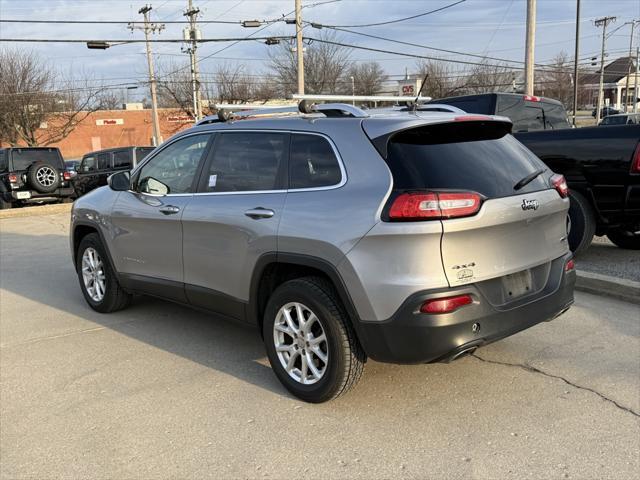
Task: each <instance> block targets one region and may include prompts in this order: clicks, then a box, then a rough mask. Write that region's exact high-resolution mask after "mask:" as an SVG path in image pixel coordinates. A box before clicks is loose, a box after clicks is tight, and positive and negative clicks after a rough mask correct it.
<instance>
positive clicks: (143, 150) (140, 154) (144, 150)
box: [136, 147, 156, 161]
mask: <svg viewBox="0 0 640 480" xmlns="http://www.w3.org/2000/svg"><path fill="white" fill-rule="evenodd" d="M155 148H156V147H138V149H137V150H138V151H137V152H136V159H137V160H138V161H140V160H142V159H143V158H144V157H146V156H147V155H149V154H150V153H151V152H153V151H154V150H155Z"/></svg>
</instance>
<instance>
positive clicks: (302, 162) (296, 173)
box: [289, 134, 342, 189]
mask: <svg viewBox="0 0 640 480" xmlns="http://www.w3.org/2000/svg"><path fill="white" fill-rule="evenodd" d="M341 180H342V173H341V172H340V165H339V164H338V159H337V158H336V155H335V153H334V152H333V148H331V145H330V144H329V141H328V140H327V139H326V138H324V137H321V136H318V135H301V134H294V135H293V137H292V139H291V156H290V160H289V188H292V189H294V188H319V187H329V186H331V185H337V184H339V183H340V181H341Z"/></svg>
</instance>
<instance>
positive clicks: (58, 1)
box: [0, 0, 640, 93]
mask: <svg viewBox="0 0 640 480" xmlns="http://www.w3.org/2000/svg"><path fill="white" fill-rule="evenodd" d="M321 1H322V0H303V5H306V6H307V7H306V8H305V9H304V10H303V19H304V20H308V21H314V22H320V23H325V24H333V25H352V24H362V23H373V22H381V21H386V20H393V19H396V18H401V17H406V16H410V15H416V14H419V13H423V12H426V11H429V10H433V9H437V8H439V7H443V6H445V5H448V4H451V3H454V2H455V0H341V1H337V2H334V3H329V4H325V5H317V6H313V4H315V3H319V2H321ZM150 3H151V5H152V6H153V7H154V9H153V11H152V19H153V20H154V21H158V22H161V21H168V20H183V19H184V17H183V16H182V14H183V11H184V9H185V7H186V4H187V0H153V1H151V2H150ZM143 4H144V1H143V0H141V1H139V2H132V1H131V0H109V1H106V0H104V1H100V0H0V17H1V18H2V19H32V20H35V19H43V20H47V19H48V20H140V17H141V16H140V15H138V13H137V11H138V9H139V8H140V7H141V6H142V5H143ZM194 5H195V6H198V7H199V8H200V10H201V12H202V14H201V17H200V19H201V20H247V19H274V18H278V17H281V16H282V15H283V14H289V13H290V12H291V11H292V10H293V8H294V1H293V0H194ZM575 8H576V0H538V13H537V17H538V18H537V33H536V62H539V63H547V62H550V61H551V59H552V58H553V57H554V55H556V54H557V53H558V52H560V51H563V50H564V51H565V52H567V53H568V54H569V55H570V56H571V57H572V56H573V49H574V33H575ZM602 16H616V17H617V21H616V23H615V24H613V25H611V26H610V27H609V28H610V30H614V29H616V28H618V27H620V26H622V25H623V24H624V23H625V22H629V21H631V20H632V19H634V18H636V19H640V0H582V22H581V48H580V57H589V56H591V55H598V54H599V51H600V38H601V37H600V35H601V29H599V28H597V27H595V26H594V25H593V20H594V19H595V18H598V17H602ZM525 20H526V0H466V1H465V2H464V3H461V4H459V5H456V6H454V7H452V8H448V9H446V10H443V11H441V12H438V13H434V14H431V15H428V16H424V17H421V18H416V19H414V20H409V21H406V22H402V23H396V24H391V25H384V26H377V27H369V28H354V29H353V30H358V31H360V32H363V33H367V34H372V35H378V36H384V37H388V38H391V39H395V40H402V41H405V42H411V43H417V44H420V45H424V46H430V47H436V48H445V49H450V50H456V51H460V52H465V53H473V54H480V55H488V56H493V57H499V58H504V59H509V60H517V61H523V60H524V44H525ZM182 27H183V26H181V25H167V28H166V29H165V30H164V31H163V32H162V34H161V35H160V38H181V29H182ZM201 30H202V36H203V37H204V38H220V37H240V36H247V35H249V34H251V33H253V32H254V31H255V29H246V28H242V27H240V26H238V25H219V24H218V25H211V24H209V25H202V26H201ZM638 31H640V28H637V29H636V32H638ZM294 33H295V27H294V26H293V25H285V24H283V23H276V24H273V25H271V26H269V27H268V28H267V29H265V30H264V31H263V32H260V33H258V34H257V35H259V36H262V35H269V34H272V35H293V34H294ZM318 33H319V31H318V30H316V29H312V28H310V27H308V28H306V29H305V34H306V35H309V36H317V35H318ZM340 36H341V40H342V41H344V42H345V43H349V44H352V45H358V46H366V47H373V48H378V49H388V50H394V51H397V52H404V53H413V54H418V55H429V56H439V57H442V58H448V59H457V60H469V61H477V59H474V58H472V57H464V56H459V55H450V54H443V53H439V52H436V51H432V50H427V49H424V48H419V47H409V46H406V45H405V46H403V45H398V44H394V43H390V42H385V41H381V40H373V39H368V38H365V37H362V36H357V35H353V34H348V33H340ZM0 37H2V38H58V39H61V38H79V39H99V40H103V39H104V40H108V39H126V38H142V32H135V33H133V34H132V33H131V32H130V31H129V30H127V28H126V25H63V24H58V25H43V24H7V23H0ZM629 37H630V27H629V25H627V26H623V27H622V28H620V30H618V31H616V32H615V33H613V35H612V36H611V37H609V39H608V41H607V51H608V52H609V54H610V56H609V58H610V59H614V58H616V57H618V56H621V55H624V54H625V51H628V48H629ZM639 43H640V39H639V37H638V35H636V39H635V42H634V45H638V44H639ZM5 45H7V44H5ZM11 45H12V46H14V47H15V48H19V49H33V50H35V51H37V52H39V53H41V54H42V55H43V56H44V57H47V58H48V59H50V60H51V61H52V62H55V63H56V64H58V65H60V66H61V67H62V68H63V69H65V70H66V71H68V72H80V71H85V72H88V73H89V74H90V75H91V76H92V77H94V78H97V79H103V80H104V82H105V83H110V84H119V83H124V82H136V81H138V80H144V79H145V75H146V62H145V58H144V45H143V44H135V45H124V46H117V47H112V48H110V49H108V50H105V51H102V50H88V49H87V48H86V46H85V45H83V44H24V43H22V44H18V43H14V44H11ZM226 45H228V44H226V43H215V44H213V43H209V44H202V45H201V46H200V49H199V56H200V57H201V58H202V57H205V56H207V55H210V54H212V53H213V52H216V51H217V50H219V49H220V48H222V47H224V46H226ZM153 48H154V51H155V54H156V55H157V58H158V61H159V62H161V63H168V62H173V63H177V64H181V63H182V62H185V61H186V56H185V55H184V54H182V53H181V52H180V44H154V46H153ZM269 48H274V47H268V46H266V45H264V44H263V43H258V42H243V43H239V44H237V45H234V46H232V47H230V48H228V49H226V50H225V51H224V52H221V53H219V54H217V55H214V56H212V57H211V58H209V59H205V60H203V61H202V63H201V70H202V71H203V73H204V74H207V73H212V72H214V71H215V68H216V66H217V65H219V64H221V63H225V62H226V63H237V62H241V63H244V64H246V65H247V67H248V69H249V70H250V71H251V72H252V73H254V74H257V73H262V72H266V71H267V66H266V64H265V59H268V52H269V50H268V49H269ZM351 58H352V59H354V60H356V61H363V60H377V61H379V62H380V63H381V64H382V65H383V67H384V68H385V70H386V71H387V73H388V74H389V75H402V74H403V73H404V72H405V68H407V69H408V70H409V71H410V72H411V71H412V70H413V68H414V66H415V63H416V60H415V59H411V58H403V57H399V56H394V55H391V54H382V53H376V52H367V51H359V50H354V51H353V52H352V56H351ZM457 68H460V69H465V68H469V67H465V66H464V65H460V66H458V67H457ZM392 78H396V77H392ZM138 91H139V92H140V91H141V90H140V89H139V90H138ZM141 93H144V92H141Z"/></svg>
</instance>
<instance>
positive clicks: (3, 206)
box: [0, 197, 12, 210]
mask: <svg viewBox="0 0 640 480" xmlns="http://www.w3.org/2000/svg"><path fill="white" fill-rule="evenodd" d="M11 206H12V205H11V202H7V201H6V200H4V199H3V198H2V197H0V210H9V209H10V208H11Z"/></svg>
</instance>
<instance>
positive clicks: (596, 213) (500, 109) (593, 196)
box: [433, 93, 640, 253]
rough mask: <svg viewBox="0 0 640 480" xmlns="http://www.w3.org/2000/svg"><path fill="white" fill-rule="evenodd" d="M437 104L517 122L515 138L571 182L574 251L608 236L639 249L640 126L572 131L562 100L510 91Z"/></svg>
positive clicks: (614, 241)
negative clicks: (516, 93) (503, 117)
mask: <svg viewBox="0 0 640 480" xmlns="http://www.w3.org/2000/svg"><path fill="white" fill-rule="evenodd" d="M433 103H438V104H449V105H452V106H455V107H458V108H461V109H462V110H465V111H466V112H469V113H480V114H487V115H502V116H506V117H509V118H511V119H512V121H513V124H514V125H513V132H514V136H515V137H516V138H517V139H518V140H520V141H521V142H522V143H523V144H525V145H526V146H527V147H528V148H529V149H530V150H531V151H532V152H533V153H535V154H536V155H537V156H538V157H539V158H540V159H541V160H542V161H543V162H545V163H546V164H547V165H548V166H549V167H550V168H551V169H552V170H553V171H554V172H556V173H561V174H563V175H564V176H565V178H566V179H567V184H568V185H569V189H570V191H571V206H570V209H569V222H568V226H569V245H570V247H571V250H572V251H573V252H574V253H579V252H580V251H582V250H584V249H586V248H587V247H588V246H589V245H590V244H591V240H592V239H593V236H594V235H606V236H607V237H608V238H609V239H610V240H611V241H612V242H613V243H615V244H616V245H618V246H619V247H621V248H628V249H634V250H638V249H640V125H620V126H611V127H607V128H599V127H585V128H570V125H569V122H568V121H567V116H566V112H565V110H564V107H562V104H561V103H560V102H558V101H557V100H551V99H546V98H542V97H530V96H526V95H515V94H508V93H491V94H483V95H468V96H465V97H454V98H444V99H438V100H433ZM560 109H561V110H560Z"/></svg>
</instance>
